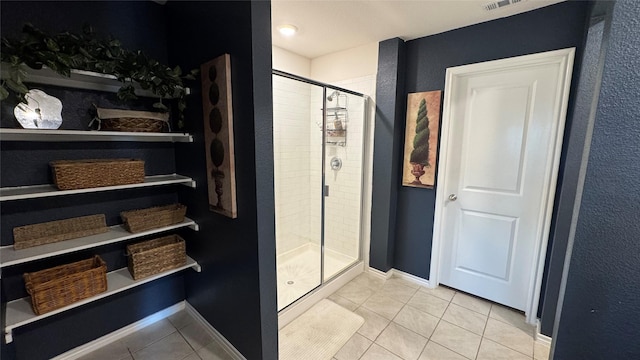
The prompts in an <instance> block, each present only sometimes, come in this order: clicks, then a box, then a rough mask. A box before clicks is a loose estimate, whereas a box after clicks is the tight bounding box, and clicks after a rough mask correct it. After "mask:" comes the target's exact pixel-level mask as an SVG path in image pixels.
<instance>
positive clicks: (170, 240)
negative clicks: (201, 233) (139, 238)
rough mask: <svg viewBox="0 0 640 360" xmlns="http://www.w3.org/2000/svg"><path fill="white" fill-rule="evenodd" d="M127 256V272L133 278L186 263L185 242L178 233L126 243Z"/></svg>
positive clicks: (143, 276)
mask: <svg viewBox="0 0 640 360" xmlns="http://www.w3.org/2000/svg"><path fill="white" fill-rule="evenodd" d="M127 256H128V257H129V272H130V273H131V276H132V277H133V279H134V280H138V279H142V278H145V277H148V276H151V275H154V274H157V273H161V272H163V271H167V270H171V269H175V268H177V267H180V266H183V265H184V264H186V263H187V254H186V246H185V242H184V239H183V238H181V237H180V236H178V235H169V236H164V237H161V238H157V239H153V240H148V241H143V242H141V243H137V244H132V245H127Z"/></svg>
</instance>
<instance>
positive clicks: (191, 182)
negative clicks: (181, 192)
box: [180, 180, 196, 189]
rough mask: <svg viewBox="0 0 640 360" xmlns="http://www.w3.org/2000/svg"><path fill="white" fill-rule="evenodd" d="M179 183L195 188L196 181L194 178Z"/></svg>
mask: <svg viewBox="0 0 640 360" xmlns="http://www.w3.org/2000/svg"><path fill="white" fill-rule="evenodd" d="M180 184H181V185H184V186H188V187H190V188H194V189H195V188H196V181H195V180H191V181H189V182H183V183H180Z"/></svg>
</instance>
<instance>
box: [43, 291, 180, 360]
mask: <svg viewBox="0 0 640 360" xmlns="http://www.w3.org/2000/svg"><path fill="white" fill-rule="evenodd" d="M184 308H185V301H180V302H179V303H177V304H175V305H172V306H170V307H168V308H166V309H164V310H160V311H158V312H157V313H155V314H152V315H149V316H147V317H145V318H144V319H142V320H139V321H136V322H135V323H133V324H131V325H127V326H125V327H123V328H120V329H118V330H116V331H114V332H112V333H109V334H107V335H105V336H102V337H100V338H97V339H95V340H93V341H91V342H88V343H86V344H84V345H81V346H78V347H76V348H73V349H71V350H69V351H67V352H65V353H62V354H60V355H58V356H56V357H54V358H52V359H51V360H73V359H77V358H79V357H82V356H84V355H87V354H89V353H91V352H93V351H95V350H97V349H99V348H101V347H103V346H105V345H108V344H111V343H112V342H114V341H117V340H120V339H122V338H123V337H125V336H127V335H129V334H132V333H134V332H136V331H138V330H140V329H142V328H144V327H147V326H149V325H151V324H153V323H155V322H157V321H160V320H162V319H164V318H166V317H169V316H171V315H173V314H175V313H177V312H179V311H181V310H184Z"/></svg>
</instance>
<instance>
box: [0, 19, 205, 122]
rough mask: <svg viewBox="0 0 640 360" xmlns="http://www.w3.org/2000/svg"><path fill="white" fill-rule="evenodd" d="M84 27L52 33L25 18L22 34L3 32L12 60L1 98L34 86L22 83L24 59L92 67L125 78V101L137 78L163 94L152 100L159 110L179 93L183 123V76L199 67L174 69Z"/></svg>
mask: <svg viewBox="0 0 640 360" xmlns="http://www.w3.org/2000/svg"><path fill="white" fill-rule="evenodd" d="M82 30H83V31H82V34H80V35H78V34H73V33H70V32H63V33H59V34H55V35H48V34H46V33H44V32H43V31H41V30H40V29H38V28H36V27H35V26H33V25H31V24H25V25H24V27H23V29H22V32H23V34H24V35H23V37H22V38H21V39H19V40H17V39H7V38H4V37H3V38H2V44H1V53H0V59H1V60H2V62H4V63H7V64H9V74H10V75H9V78H7V79H4V80H3V81H2V83H1V84H0V100H4V99H6V98H7V97H8V96H9V91H8V89H11V90H13V91H14V92H16V93H17V94H18V95H19V96H20V97H21V98H22V97H24V95H25V94H26V93H27V92H28V91H29V89H28V88H27V87H26V86H25V84H24V83H23V81H24V80H25V78H26V72H25V68H24V66H25V65H26V66H29V67H30V68H32V69H37V70H39V69H42V67H43V66H46V67H48V68H50V69H51V70H53V71H55V72H56V73H58V74H60V75H63V76H67V77H69V76H70V75H71V70H72V69H79V70H87V71H93V72H97V73H102V74H110V75H114V76H116V77H117V78H118V81H120V82H121V83H122V87H121V88H120V89H119V90H118V94H117V96H118V98H119V99H120V100H123V101H126V100H132V99H137V96H136V94H135V90H134V87H133V82H136V83H138V84H139V85H140V87H141V88H142V89H144V90H150V91H151V92H152V93H153V94H155V95H157V96H158V97H159V98H160V100H159V101H158V102H157V103H155V104H153V106H154V107H155V108H156V109H158V110H160V111H168V110H169V109H168V108H167V107H166V106H165V105H164V104H163V102H162V101H163V99H164V98H176V99H177V106H178V114H179V120H178V127H180V128H182V127H183V126H184V109H185V107H186V99H185V97H186V88H185V86H184V84H183V80H194V79H195V77H194V75H196V74H197V73H198V70H197V69H196V70H192V71H191V72H190V73H188V74H186V75H182V70H181V69H180V67H179V66H176V67H175V68H173V69H172V68H170V67H169V66H167V65H164V64H162V63H160V62H158V61H157V60H154V59H151V58H149V57H148V56H147V55H146V54H144V53H143V52H142V51H140V50H138V51H130V50H126V49H124V48H123V47H122V44H121V43H120V41H118V40H116V39H113V38H109V39H99V38H97V37H96V34H95V33H94V31H93V29H92V28H91V26H89V25H85V26H84V27H83V29H82Z"/></svg>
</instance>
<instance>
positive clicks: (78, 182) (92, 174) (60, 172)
mask: <svg viewBox="0 0 640 360" xmlns="http://www.w3.org/2000/svg"><path fill="white" fill-rule="evenodd" d="M49 164H50V165H51V170H52V172H53V182H54V183H55V184H56V186H57V187H58V189H60V190H73V189H86V188H94V187H101V186H113V185H126V184H137V183H142V182H144V161H142V160H136V159H100V160H95V159H91V160H60V161H52V162H51V163H49Z"/></svg>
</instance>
